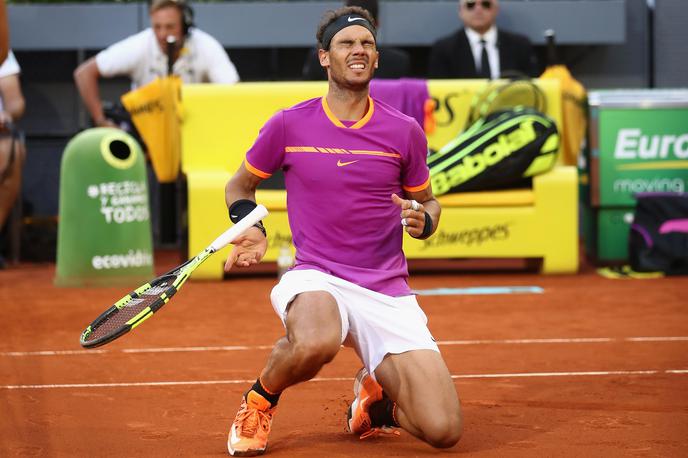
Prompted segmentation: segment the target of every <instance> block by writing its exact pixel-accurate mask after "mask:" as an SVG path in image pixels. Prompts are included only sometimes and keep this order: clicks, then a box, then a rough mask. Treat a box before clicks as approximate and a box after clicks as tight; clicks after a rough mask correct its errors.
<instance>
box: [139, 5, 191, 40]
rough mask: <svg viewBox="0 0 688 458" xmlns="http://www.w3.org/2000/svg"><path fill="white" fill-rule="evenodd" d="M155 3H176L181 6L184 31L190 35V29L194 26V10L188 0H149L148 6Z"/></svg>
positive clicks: (178, 6)
mask: <svg viewBox="0 0 688 458" xmlns="http://www.w3.org/2000/svg"><path fill="white" fill-rule="evenodd" d="M154 3H169V4H170V6H171V5H174V6H176V7H177V8H179V11H180V12H181V13H182V33H183V34H184V36H185V37H186V36H188V35H189V29H191V27H193V26H194V12H193V9H191V6H189V4H188V3H187V2H186V0H167V1H165V0H159V1H158V2H156V0H148V6H149V7H151V6H152V5H153V4H154Z"/></svg>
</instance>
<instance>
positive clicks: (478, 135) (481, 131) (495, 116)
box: [428, 107, 559, 196]
mask: <svg viewBox="0 0 688 458" xmlns="http://www.w3.org/2000/svg"><path fill="white" fill-rule="evenodd" d="M558 150H559V134H558V132H557V126H556V124H555V122H554V121H553V120H552V119H550V118H549V117H547V116H546V115H544V114H543V113H541V112H540V111H538V110H536V109H534V108H530V107H513V108H510V109H503V110H499V111H495V112H493V113H490V114H488V115H487V116H486V117H484V118H480V119H478V120H477V121H476V122H474V123H473V124H472V125H471V126H470V127H469V128H468V129H467V130H466V131H464V132H462V133H461V134H459V136H458V137H456V138H455V139H454V140H452V141H451V142H449V143H448V144H446V145H445V146H444V147H443V148H442V149H440V150H439V151H437V152H436V153H433V154H431V155H430V156H428V167H429V168H430V178H431V181H432V190H433V193H434V194H435V195H436V196H441V195H442V194H446V193H450V192H463V191H478V190H487V189H500V188H504V187H506V186H509V185H515V184H518V183H520V182H522V181H523V180H524V179H526V178H529V177H532V176H535V175H538V174H540V173H543V172H546V171H548V170H550V169H551V168H552V167H553V166H554V164H555V163H556V159H557V152H558Z"/></svg>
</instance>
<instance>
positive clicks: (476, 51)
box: [466, 26, 500, 79]
mask: <svg viewBox="0 0 688 458" xmlns="http://www.w3.org/2000/svg"><path fill="white" fill-rule="evenodd" d="M466 37H468V43H469V44H470V45H471V51H473V61H474V62H475V69H476V70H477V71H478V72H480V62H481V60H482V52H483V45H482V43H480V40H485V48H486V49H487V60H489V61H490V75H491V77H492V78H493V79H496V78H499V73H500V68H499V49H497V27H495V26H492V27H490V29H489V30H488V31H487V32H485V34H484V35H480V34H479V33H478V32H476V31H475V30H473V29H469V28H468V27H466Z"/></svg>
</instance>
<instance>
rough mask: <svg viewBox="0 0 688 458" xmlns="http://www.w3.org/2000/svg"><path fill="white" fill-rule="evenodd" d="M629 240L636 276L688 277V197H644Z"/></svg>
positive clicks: (678, 195)
mask: <svg viewBox="0 0 688 458" xmlns="http://www.w3.org/2000/svg"><path fill="white" fill-rule="evenodd" d="M635 197H636V199H637V200H636V207H635V216H634V217H633V224H631V232H630V235H629V238H628V244H629V245H628V252H629V261H630V263H631V268H632V269H633V270H634V271H636V272H664V273H665V274H667V275H686V274H688V194H686V193H667V192H665V193H642V194H637V195H636V196H635Z"/></svg>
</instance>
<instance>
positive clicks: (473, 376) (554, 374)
mask: <svg viewBox="0 0 688 458" xmlns="http://www.w3.org/2000/svg"><path fill="white" fill-rule="evenodd" d="M658 374H660V375H664V374H668V375H684V374H688V369H665V370H659V369H657V370H654V369H652V370H635V371H589V372H521V373H518V372H517V373H511V374H459V375H452V376H451V377H452V378H453V379H494V378H515V377H522V378H526V377H528V378H530V377H600V376H613V375H630V376H633V375H658ZM352 380H353V377H316V378H314V379H311V380H310V381H311V382H351V381H352ZM253 382H255V380H253V379H251V380H236V379H235V380H195V381H177V382H172V381H167V382H130V383H64V384H46V385H0V389H5V390H32V389H52V388H130V387H154V386H180V385H186V386H188V385H236V384H249V383H253Z"/></svg>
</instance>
